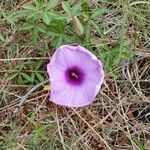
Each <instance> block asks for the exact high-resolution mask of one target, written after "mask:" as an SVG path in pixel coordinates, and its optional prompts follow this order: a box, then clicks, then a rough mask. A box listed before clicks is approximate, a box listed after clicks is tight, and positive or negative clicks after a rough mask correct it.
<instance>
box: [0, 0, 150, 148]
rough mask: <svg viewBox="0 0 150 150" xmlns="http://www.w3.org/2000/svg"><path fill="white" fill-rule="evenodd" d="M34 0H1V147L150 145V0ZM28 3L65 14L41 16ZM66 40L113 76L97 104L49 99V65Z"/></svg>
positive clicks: (108, 77) (95, 102) (140, 146)
mask: <svg viewBox="0 0 150 150" xmlns="http://www.w3.org/2000/svg"><path fill="white" fill-rule="evenodd" d="M34 2H35V3H34ZM34 2H33V1H31V0H24V1H23V0H12V1H10V0H0V149H1V150H34V149H36V150H62V149H64V150H132V149H133V150H149V149H150V26H149V24H150V15H149V14H150V1H149V0H143V1H133V0H118V1H117V0H114V1H111V0H92V1H90V0H85V1H82V2H81V1H75V0H70V1H69V2H62V1H61V0H59V1H57V2H56V3H55V1H53V0H51V4H50V3H49V2H48V0H43V1H42V0H41V1H38V0H36V1H34ZM38 2H39V3H40V5H39V3H38ZM79 3H82V4H81V6H80V5H78V4H79ZM28 4H31V5H32V4H33V6H35V5H36V6H37V5H39V6H37V7H38V10H40V9H41V8H42V9H45V8H47V7H49V8H50V12H51V11H52V12H53V11H54V12H58V13H59V14H57V17H58V18H57V19H56V20H55V19H53V18H52V19H51V17H53V16H51V17H50V18H48V17H49V16H48V15H47V14H44V15H43V16H42V17H41V18H40V15H42V14H40V15H36V13H37V12H36V11H37V10H35V9H34V8H33V6H31V5H30V6H29V5H28ZM45 4H46V5H45ZM68 4H69V5H71V6H70V7H71V8H70V7H69V6H68ZM51 7H52V8H51ZM42 9H41V10H42ZM70 10H71V11H70ZM73 10H74V11H73ZM75 10H77V11H75ZM38 13H39V12H38ZM64 14H66V16H63V15H64ZM51 15H52V14H51ZM53 15H55V14H53ZM71 15H73V16H77V18H76V20H74V19H73V18H74V17H70V16H71ZM68 16H69V17H70V18H69V17H68ZM55 17H56V16H55ZM63 17H64V18H63ZM51 20H52V21H51ZM60 33H61V34H60ZM66 43H70V44H73V43H78V44H81V45H82V46H85V47H86V48H87V49H89V50H90V51H91V52H93V53H94V54H95V55H96V56H97V57H98V58H99V59H101V61H102V62H103V66H104V69H105V74H106V75H105V81H104V83H103V85H102V88H101V90H100V91H99V93H98V95H97V97H96V99H95V101H94V103H92V104H91V105H90V106H86V107H83V108H67V107H61V106H57V105H55V104H53V103H51V102H49V100H48V99H49V92H50V87H49V82H48V81H47V80H48V75H47V71H46V64H47V63H48V62H49V60H50V57H51V56H52V54H53V53H54V51H55V49H56V48H57V47H59V46H60V45H62V44H66Z"/></svg>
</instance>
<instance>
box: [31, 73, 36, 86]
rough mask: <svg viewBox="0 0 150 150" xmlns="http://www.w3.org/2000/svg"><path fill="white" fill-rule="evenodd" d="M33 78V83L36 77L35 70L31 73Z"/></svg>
mask: <svg viewBox="0 0 150 150" xmlns="http://www.w3.org/2000/svg"><path fill="white" fill-rule="evenodd" d="M31 79H32V83H33V81H34V79H35V73H34V72H32V73H31Z"/></svg>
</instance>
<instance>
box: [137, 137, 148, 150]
mask: <svg viewBox="0 0 150 150" xmlns="http://www.w3.org/2000/svg"><path fill="white" fill-rule="evenodd" d="M135 143H136V144H137V146H138V147H139V150H147V148H148V147H147V146H146V144H144V143H143V142H142V141H140V140H138V139H135Z"/></svg>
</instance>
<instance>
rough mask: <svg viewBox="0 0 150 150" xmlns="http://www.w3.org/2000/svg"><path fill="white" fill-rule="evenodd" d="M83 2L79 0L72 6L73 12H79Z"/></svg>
mask: <svg viewBox="0 0 150 150" xmlns="http://www.w3.org/2000/svg"><path fill="white" fill-rule="evenodd" d="M81 4H82V3H81V2H78V3H77V4H76V5H74V6H73V7H72V10H71V11H72V13H73V14H74V15H75V13H76V12H78V11H79V10H80V9H81Z"/></svg>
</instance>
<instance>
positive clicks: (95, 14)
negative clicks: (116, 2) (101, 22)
mask: <svg viewBox="0 0 150 150" xmlns="http://www.w3.org/2000/svg"><path fill="white" fill-rule="evenodd" d="M106 11H107V9H106V8H97V9H95V10H93V12H92V15H91V18H96V17H98V16H101V15H102V14H103V13H105V12H106Z"/></svg>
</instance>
